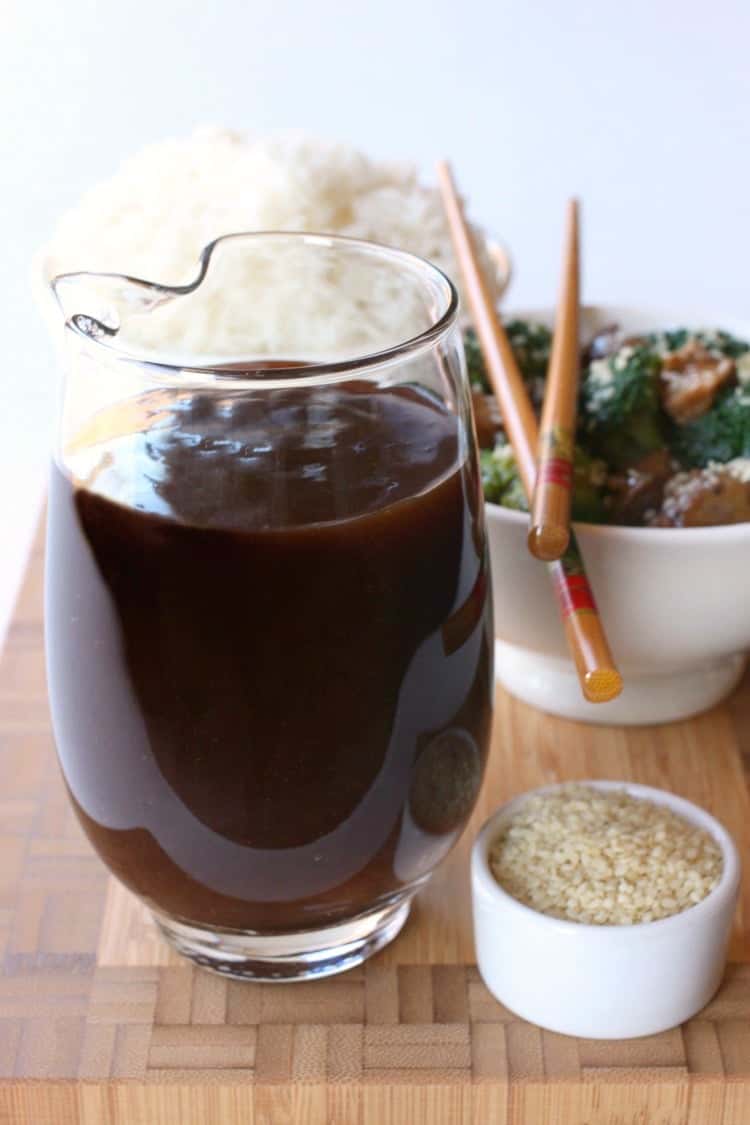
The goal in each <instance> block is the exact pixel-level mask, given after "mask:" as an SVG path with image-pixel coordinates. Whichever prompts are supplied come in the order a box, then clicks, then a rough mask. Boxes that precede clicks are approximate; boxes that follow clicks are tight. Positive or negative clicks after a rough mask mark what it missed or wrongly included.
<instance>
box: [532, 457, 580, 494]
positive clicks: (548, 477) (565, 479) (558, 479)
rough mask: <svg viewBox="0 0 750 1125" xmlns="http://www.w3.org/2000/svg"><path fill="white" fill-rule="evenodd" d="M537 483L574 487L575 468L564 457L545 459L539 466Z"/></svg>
mask: <svg viewBox="0 0 750 1125" xmlns="http://www.w3.org/2000/svg"><path fill="white" fill-rule="evenodd" d="M537 482H544V484H559V485H561V486H562V487H563V488H568V489H570V488H572V487H573V466H572V465H571V463H570V461H567V460H566V459H565V458H564V457H549V458H544V459H543V460H542V461H541V462H540V464H539V470H538V473H537Z"/></svg>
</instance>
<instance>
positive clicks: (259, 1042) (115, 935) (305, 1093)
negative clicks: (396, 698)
mask: <svg viewBox="0 0 750 1125" xmlns="http://www.w3.org/2000/svg"><path fill="white" fill-rule="evenodd" d="M743 754H744V755H745V757H746V759H750V679H748V678H746V680H745V683H744V685H743V687H742V688H741V689H740V691H739V692H738V693H737V694H736V695H735V697H734V699H733V700H732V701H731V702H730V703H729V705H727V706H724V707H721V708H718V709H717V710H715V711H713V712H711V713H710V714H707V715H704V716H701V717H700V718H698V719H695V720H693V721H691V722H685V723H677V724H673V725H671V726H668V727H653V728H641V729H618V728H602V727H588V726H583V725H580V724H576V723H572V722H566V721H562V720H556V719H552V718H549V717H547V716H544V715H541V714H539V713H537V712H535V711H533V710H531V709H530V708H528V707H526V706H524V705H523V704H521V703H519V702H517V701H516V700H513V699H511V698H510V697H509V696H507V695H505V694H504V693H502V692H501V693H500V694H499V696H498V705H497V716H496V721H495V732H494V742H493V747H492V753H491V756H490V766H489V771H488V776H487V780H486V783H485V786H484V790H483V793H482V796H481V799H480V804H479V808H478V809H477V811H476V813H475V816H474V819H473V822H472V827H471V829H470V830H469V831H467V833H466V834H465V836H464V839H463V841H462V842H461V844H460V845H459V847H458V848H457V849H456V851H455V852H454V853H453V855H452V856H451V858H450V860H449V861H448V862H447V863H446V864H445V865H444V866H443V867H442V868H441V869H440V871H439V873H438V874H437V875H436V877H435V878H434V879H433V881H432V883H431V884H430V885H429V887H428V888H427V890H426V891H425V892H424V893H423V894H422V895H421V896H420V897H419V899H418V901H417V903H416V906H415V908H414V910H413V913H412V918H411V920H410V921H409V923H408V924H407V927H406V929H405V930H404V932H403V933H402V935H401V936H400V937H399V938H398V939H397V940H396V942H395V943H394V944H393V945H392V946H390V947H389V948H388V949H387V950H385V951H384V952H383V953H381V954H380V955H379V956H378V957H376V958H375V959H374V960H372V961H370V962H369V963H368V964H367V965H365V966H364V967H363V968H360V969H355V970H352V971H351V972H349V973H346V974H344V975H343V976H340V977H334V978H331V979H329V980H327V981H318V982H314V983H309V984H296V985H253V984H243V983H239V982H234V981H227V980H225V979H223V978H220V977H217V976H213V975H211V974H208V973H206V972H204V971H201V970H197V969H194V968H192V967H191V966H189V965H188V964H187V963H186V962H184V961H181V960H180V959H179V958H178V957H176V955H174V954H173V953H171V952H170V951H169V950H168V949H167V947H166V946H165V945H164V944H163V943H162V941H161V940H160V939H159V937H158V936H157V934H156V931H155V930H154V928H153V927H152V926H151V924H150V922H149V920H148V916H147V913H146V911H145V910H144V909H143V908H142V907H141V906H140V905H139V903H138V902H137V901H136V900H135V899H134V898H133V897H132V896H131V895H130V894H129V893H128V892H127V891H125V890H123V889H122V888H121V887H120V886H119V885H118V884H117V883H115V882H114V880H113V879H111V878H110V877H109V876H108V875H107V872H106V871H105V869H104V867H103V866H102V865H101V864H100V863H99V861H98V860H97V858H96V857H95V856H94V854H93V853H92V851H91V849H90V847H89V846H88V844H87V843H86V841H85V839H84V838H83V836H82V834H81V832H80V830H79V829H78V827H77V824H76V822H75V820H74V818H73V815H72V813H71V811H70V809H69V807H68V804H67V800H66V796H65V793H64V790H63V786H62V783H61V780H60V776H59V772H58V770H57V766H56V763H55V756H54V748H53V743H52V737H51V733H50V726H49V717H48V712H47V702H46V695H45V684H44V665H43V644H42V543H41V537H40V540H39V542H38V543H37V546H36V549H35V551H34V553H33V556H32V558H31V561H30V566H29V570H28V574H27V577H26V582H25V585H24V587H23V590H22V593H21V597H20V600H19V603H18V606H17V610H16V615H15V618H14V621H13V624H12V628H11V631H10V634H9V638H8V643H7V646H6V651H5V655H4V657H3V660H2V664H1V665H0V783H1V784H0V955H2V968H1V969H0V1123H2V1125H5V1123H6V1122H7V1123H13V1125H16V1123H19V1125H20V1123H23V1125H27V1123H28V1125H72V1123H79V1122H82V1123H85V1125H124V1123H127V1125H199V1123H200V1125H239V1123H240V1122H242V1125H253V1123H258V1125H261V1123H263V1125H292V1123H294V1125H297V1123H300V1125H326V1123H329V1125H402V1123H404V1125H469V1123H472V1125H473V1123H477V1125H480V1123H481V1125H583V1123H585V1125H641V1123H644V1125H645V1123H648V1125H683V1123H685V1125H687V1123H689V1125H747V1122H748V1121H750V879H748V877H747V875H746V877H745V880H744V883H743V891H742V899H741V905H740V910H739V913H738V919H737V923H736V926H735V931H734V937H733V943H732V951H731V953H732V964H731V965H730V966H729V969H728V971H727V974H726V978H725V981H724V984H723V986H722V988H721V990H720V992H719V993H718V995H717V996H716V998H715V999H714V1000H713V1001H712V1003H711V1004H710V1005H709V1006H708V1007H707V1008H706V1009H705V1010H704V1011H703V1012H702V1013H701V1014H700V1016H699V1017H698V1018H696V1019H693V1020H691V1021H690V1022H689V1023H688V1024H686V1025H685V1026H684V1027H682V1028H680V1029H677V1030H674V1031H670V1032H666V1033H664V1034H662V1035H657V1036H651V1037H648V1038H643V1039H636V1040H630V1041H627V1042H600V1041H595V1040H576V1039H571V1038H567V1037H564V1036H559V1035H554V1034H552V1033H549V1032H545V1031H541V1030H539V1029H538V1028H536V1027H533V1026H532V1025H530V1024H527V1023H524V1022H523V1021H521V1020H519V1019H517V1018H516V1017H515V1016H514V1015H512V1014H511V1013H510V1012H509V1011H507V1010H505V1009H504V1008H503V1007H502V1006H501V1005H499V1004H498V1003H497V1002H496V1001H495V1000H494V999H493V998H492V996H491V995H490V994H489V993H488V991H487V990H486V989H485V987H484V985H483V984H482V981H481V979H480V977H479V974H478V973H477V970H476V967H475V965H474V964H473V956H474V954H473V945H472V935H471V924H470V909H469V889H468V877H467V857H468V851H469V848H470V844H471V840H472V838H473V836H474V832H475V830H476V828H477V827H478V825H479V824H480V822H481V821H482V820H483V819H484V818H485V817H486V816H487V814H488V813H489V812H490V810H491V809H493V808H494V807H495V806H496V805H497V804H499V803H500V802H501V801H503V800H505V799H506V798H508V797H510V796H512V795H513V794H514V793H518V792H520V791H522V790H525V789H528V788H530V787H532V786H534V785H539V784H541V783H544V782H553V781H558V780H561V779H575V778H579V779H580V778H586V777H599V778H624V779H632V780H634V781H640V782H643V783H645V784H649V785H657V786H663V787H667V788H670V789H673V790H674V791H675V792H677V793H680V794H682V795H684V796H686V797H689V798H690V799H692V800H694V801H697V802H698V803H699V804H701V805H704V806H705V807H706V808H708V809H710V810H711V811H712V812H713V813H715V814H716V815H718V816H719V817H720V818H721V819H722V820H723V822H724V823H725V824H726V826H727V827H728V828H729V830H730V831H731V832H732V833H733V835H734V837H735V840H736V841H737V843H738V845H739V848H740V851H741V853H742V855H743V856H747V855H748V854H750V800H749V798H748V788H747V784H746V778H745V774H744V772H743ZM623 985H624V987H626V982H623Z"/></svg>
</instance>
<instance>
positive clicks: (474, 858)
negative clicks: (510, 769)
mask: <svg viewBox="0 0 750 1125" xmlns="http://www.w3.org/2000/svg"><path fill="white" fill-rule="evenodd" d="M580 784H583V785H589V786H592V787H594V788H596V789H624V790H625V791H626V792H628V793H629V794H630V795H631V796H633V797H639V798H643V799H646V800H649V801H653V802H655V803H656V804H661V805H666V806H668V807H669V808H670V809H673V810H674V812H676V813H679V814H680V815H681V816H683V817H684V818H685V819H686V820H689V821H691V822H692V823H694V824H697V825H699V826H700V827H702V828H704V829H705V830H706V831H707V832H709V833H710V834H711V836H713V838H714V839H715V840H716V842H717V843H718V845H719V847H720V848H721V851H722V854H723V857H724V869H723V872H722V876H721V879H720V880H719V883H718V884H717V886H716V887H715V888H714V889H713V890H712V891H711V893H710V894H709V895H707V896H706V898H705V899H703V901H702V902H699V903H697V905H695V906H692V907H690V909H689V910H685V911H683V912H682V913H681V914H675V915H673V916H672V917H670V918H663V919H661V920H659V921H657V922H641V923H637V924H635V925H632V926H590V925H584V924H582V923H578V922H568V921H565V920H562V919H559V918H550V917H549V916H548V915H546V914H540V913H539V912H538V911H536V910H532V909H530V908H529V907H528V906H524V905H523V903H521V902H518V900H517V899H515V898H512V897H511V895H509V894H508V893H507V892H506V891H504V890H503V889H502V887H501V886H500V885H499V883H498V882H497V880H496V879H495V877H494V875H493V874H492V872H491V870H490V865H489V859H488V856H489V850H490V847H491V845H492V844H493V843H494V841H495V840H496V839H497V837H498V835H499V834H500V831H501V829H502V828H503V826H504V825H505V824H506V823H507V821H508V820H509V819H510V818H511V817H512V816H513V815H514V814H515V813H516V812H517V811H518V810H519V808H520V806H521V804H522V803H523V802H524V801H526V800H528V798H529V797H532V796H537V795H539V794H542V793H550V792H553V791H554V790H556V789H558V788H560V786H557V785H549V786H544V787H542V788H540V789H534V790H531V791H530V792H528V793H524V794H523V795H522V796H520V797H517V798H515V799H514V800H512V801H509V802H508V803H507V804H505V805H502V806H501V807H500V808H499V809H498V810H497V812H495V813H494V814H493V816H491V817H490V819H489V820H488V821H487V822H486V824H485V825H484V827H483V828H482V830H481V832H480V833H479V836H478V837H477V840H476V842H475V844H474V847H473V850H472V855H471V883H472V898H473V905H474V936H475V941H476V949H477V963H478V965H479V971H480V973H481V974H482V978H483V979H484V982H485V984H486V985H487V987H488V988H489V990H490V992H492V993H493V995H494V996H495V997H496V998H497V999H498V1000H499V1001H500V1002H501V1003H502V1004H504V1005H505V1006H506V1007H507V1008H509V1009H510V1010H511V1011H513V1012H515V1013H516V1014H517V1015H519V1016H521V1017H522V1018H523V1019H525V1020H529V1021H530V1022H531V1023H536V1024H539V1026H540V1027H545V1028H548V1029H549V1030H550V1031H557V1032H560V1033H562V1034H563V1035H577V1036H581V1037H583V1038H590V1039H629V1038H632V1037H634V1036H638V1035H652V1034H655V1033H656V1032H659V1031H665V1030H666V1029H667V1028H670V1027H676V1026H677V1025H678V1024H681V1023H684V1021H685V1020H687V1019H690V1017H691V1016H694V1015H695V1013H696V1012H698V1011H700V1009H701V1008H703V1007H704V1006H705V1005H706V1004H707V1003H708V1001H709V1000H710V999H711V997H712V996H713V994H714V993H715V992H716V989H717V988H718V986H719V983H720V981H721V977H722V973H723V970H724V964H725V961H726V951H727V943H728V941H729V932H730V929H731V925H732V918H733V915H734V910H735V907H736V904H737V896H738V892H739V883H740V861H739V856H738V855H737V849H736V847H735V845H734V842H733V841H732V838H731V836H730V835H729V833H728V832H727V831H726V829H724V828H723V827H722V825H721V824H719V822H718V821H717V820H715V819H714V818H713V817H712V816H710V815H709V814H708V813H707V812H705V811H704V810H703V809H701V808H699V807H698V806H697V805H693V804H691V802H690V801H686V800H684V799H683V798H681V797H676V796H674V794H672V793H668V792H666V791H665V790H662V789H652V788H650V787H649V786H646V785H635V784H633V783H631V782H624V781H584V782H581V783H580Z"/></svg>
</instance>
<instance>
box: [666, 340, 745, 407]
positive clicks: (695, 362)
mask: <svg viewBox="0 0 750 1125" xmlns="http://www.w3.org/2000/svg"><path fill="white" fill-rule="evenodd" d="M736 375H737V368H736V365H735V362H734V360H733V359H730V358H729V357H728V356H725V355H716V354H715V353H714V352H711V351H709V350H708V348H707V347H705V345H704V344H702V343H701V342H700V340H690V341H689V342H688V343H687V344H685V345H684V346H683V347H681V348H678V349H677V351H674V352H667V353H666V355H665V356H664V357H663V359H662V368H661V376H660V380H659V390H660V396H661V403H662V406H663V407H664V409H665V410H666V412H667V414H669V416H670V417H671V418H673V419H674V421H675V422H690V421H692V420H693V419H694V418H700V416H701V415H702V414H705V413H706V411H707V410H710V409H711V406H712V405H713V401H714V399H715V398H716V394H717V391H720V390H721V388H722V387H725V386H727V385H728V384H729V383H731V382H733V381H734V380H735V379H736Z"/></svg>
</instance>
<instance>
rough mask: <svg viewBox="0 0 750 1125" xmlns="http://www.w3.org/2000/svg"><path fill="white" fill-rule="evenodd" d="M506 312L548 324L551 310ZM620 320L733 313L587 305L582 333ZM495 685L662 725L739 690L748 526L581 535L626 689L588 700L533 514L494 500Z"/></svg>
mask: <svg viewBox="0 0 750 1125" xmlns="http://www.w3.org/2000/svg"><path fill="white" fill-rule="evenodd" d="M509 315H518V316H522V317H529V318H531V319H535V320H541V321H544V322H545V323H547V324H549V325H551V324H552V318H553V314H552V313H551V312H550V311H539V310H531V311H524V312H520V313H514V314H509ZM613 322H616V323H618V324H620V325H621V326H622V327H623V328H624V329H625V330H626V331H627V332H637V331H652V330H655V329H659V328H669V327H676V326H680V325H686V326H688V327H693V326H694V327H696V328H700V327H708V326H712V327H721V328H725V329H727V330H729V331H730V332H734V333H736V334H737V335H738V336H740V337H742V338H744V339H748V340H750V323H748V322H738V321H735V320H732V319H731V318H727V317H721V316H713V315H707V314H706V313H705V312H704V313H697V314H696V313H690V312H686V311H685V310H682V311H680V310H678V311H674V310H669V309H667V310H663V309H648V308H637V307H632V308H631V307H628V308H620V307H618V306H614V305H611V306H607V305H602V306H596V307H591V308H586V309H584V310H583V318H582V338H583V339H584V340H585V339H587V338H589V337H590V336H591V335H593V333H594V332H595V331H596V330H597V329H598V328H602V327H604V326H605V325H607V324H611V323H613ZM487 522H488V532H489V542H490V554H491V558H492V588H493V595H494V603H495V634H496V637H497V645H496V670H497V678H498V679H499V680H500V682H501V683H502V684H503V685H504V686H505V687H506V688H507V689H508V690H509V691H510V692H512V693H513V694H514V695H517V696H519V697H520V698H521V699H524V700H525V701H526V702H528V703H531V704H533V705H534V706H536V707H540V708H541V709H542V710H544V711H550V712H552V713H553V714H556V715H563V716H566V717H568V718H573V719H581V720H583V721H585V722H600V723H618V724H630V723H661V722H668V721H671V720H674V719H682V718H686V717H687V716H688V715H692V714H696V713H698V712H699V711H704V710H706V709H707V708H708V707H711V706H713V705H714V704H715V703H717V702H718V701H719V700H720V699H722V698H723V697H724V696H725V695H727V694H728V693H729V692H730V691H731V690H732V688H733V687H734V686H735V685H736V683H737V681H738V680H739V678H740V676H741V675H742V671H743V668H744V663H745V655H744V654H745V651H746V650H747V648H748V647H750V598H748V597H747V596H746V592H747V588H748V580H749V577H750V524H747V523H746V524H735V525H732V526H727V527H708V528H674V529H671V528H631V527H596V526H594V525H593V524H576V535H577V537H578V542H579V545H580V547H581V551H582V553H583V556H584V559H585V562H586V569H587V572H588V575H589V579H590V581H591V585H592V588H593V591H594V595H595V598H596V601H597V605H598V607H599V610H600V613H601V615H602V619H603V621H604V623H605V626H606V630H607V636H608V638H609V641H610V645H611V648H612V651H613V654H614V657H615V660H616V661H617V663H618V665H619V667H620V670H621V671H622V673H623V677H624V680H625V687H624V690H623V692H622V695H620V696H619V698H618V699H615V700H613V701H612V702H610V703H597V704H592V703H587V702H586V700H585V699H584V698H583V695H582V694H581V690H580V687H579V684H578V679H577V676H576V674H575V670H574V667H573V663H572V661H571V660H570V658H569V656H568V650H567V647H566V644H565V637H564V633H563V629H562V625H561V623H560V619H559V617H558V612H557V608H556V604H555V600H554V596H553V594H552V589H551V586H550V582H549V578H548V576H547V573H546V568H545V566H544V564H543V563H539V562H536V561H535V560H533V559H532V558H531V556H530V554H529V551H528V548H527V546H526V533H527V528H528V517H527V516H526V515H525V514H524V513H521V512H514V511H510V510H508V509H506V508H500V507H498V506H497V505H496V504H488V505H487Z"/></svg>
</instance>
